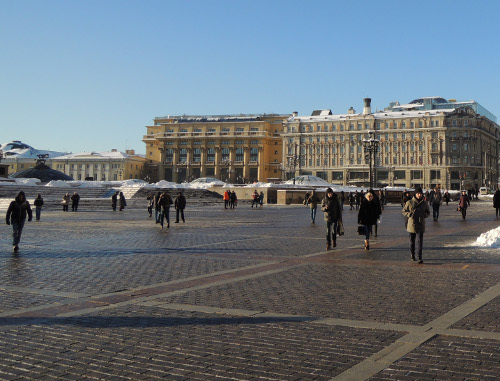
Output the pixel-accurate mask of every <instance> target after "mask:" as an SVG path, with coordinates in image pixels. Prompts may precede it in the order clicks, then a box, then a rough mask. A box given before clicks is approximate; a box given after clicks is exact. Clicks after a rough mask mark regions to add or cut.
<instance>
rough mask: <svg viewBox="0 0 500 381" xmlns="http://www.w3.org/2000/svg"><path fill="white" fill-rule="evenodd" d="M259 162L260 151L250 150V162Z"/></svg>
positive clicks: (256, 149)
mask: <svg viewBox="0 0 500 381" xmlns="http://www.w3.org/2000/svg"><path fill="white" fill-rule="evenodd" d="M258 160H259V149H258V148H250V161H258Z"/></svg>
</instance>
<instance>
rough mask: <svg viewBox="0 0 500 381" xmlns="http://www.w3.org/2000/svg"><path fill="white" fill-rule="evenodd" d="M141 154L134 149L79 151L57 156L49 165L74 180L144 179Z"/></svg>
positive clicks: (143, 159) (144, 160) (143, 160)
mask: <svg viewBox="0 0 500 381" xmlns="http://www.w3.org/2000/svg"><path fill="white" fill-rule="evenodd" d="M145 162H146V159H145V158H144V156H143V155H138V154H136V153H135V151H134V150H126V151H125V152H119V151H118V150H115V149H113V150H111V151H109V152H81V153H76V154H69V155H64V156H59V157H56V158H54V159H52V160H51V163H50V166H51V167H52V169H56V170H58V171H61V172H63V173H65V174H66V175H68V176H71V177H72V178H73V179H74V180H93V181H120V180H129V179H141V180H143V179H144V172H143V170H144V163H145Z"/></svg>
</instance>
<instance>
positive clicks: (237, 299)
mask: <svg viewBox="0 0 500 381" xmlns="http://www.w3.org/2000/svg"><path fill="white" fill-rule="evenodd" d="M1 212H2V213H4V212H5V211H1ZM356 222H357V212H356V211H350V210H349V208H348V207H345V208H344V225H345V229H346V235H345V236H343V237H340V238H338V240H337V247H336V248H335V249H333V250H330V251H325V243H326V242H325V223H324V222H323V218H322V213H321V212H318V216H317V220H316V223H315V224H312V223H311V221H310V217H309V209H308V208H306V207H304V206H267V205H266V206H265V207H264V208H262V209H260V208H259V209H252V208H250V206H249V205H243V204H242V205H240V206H239V207H238V208H236V209H235V210H229V209H228V210H225V209H224V207H223V205H222V204H221V205H220V206H213V205H205V206H204V205H188V208H187V209H186V223H182V222H181V223H174V219H172V221H171V224H170V228H169V229H160V226H159V225H157V224H155V223H154V221H152V219H151V218H149V217H148V215H147V212H146V211H145V210H143V209H134V208H131V209H126V210H125V211H124V212H118V211H117V212H113V211H111V210H97V208H93V209H92V208H90V207H89V208H88V209H82V210H80V211H79V212H77V213H72V212H68V213H63V212H62V211H59V210H54V209H49V210H44V211H43V212H42V220H41V221H40V222H35V221H33V222H30V223H27V224H26V226H25V229H24V232H23V237H22V240H21V245H20V246H21V249H20V252H19V253H17V254H14V253H13V252H12V246H11V238H10V235H11V227H10V226H7V225H5V224H4V225H2V226H1V227H0V232H1V237H2V239H1V241H0V245H1V246H0V247H1V251H0V360H1V361H0V380H30V379H33V380H45V379H47V380H49V379H52V380H53V379H71V380H81V379H105V380H129V379H131V380H156V379H160V378H165V379H179V380H211V379H215V378H222V379H234V380H251V379H259V380H261V379H266V380H267V379H268V380H313V379H318V380H328V379H338V380H365V379H373V380H423V379H437V380H465V379H466V380H497V379H500V376H499V374H500V249H492V248H477V247H474V246H473V245H472V243H473V242H474V241H475V239H476V238H477V237H478V236H479V235H480V234H481V233H483V232H486V231H488V230H491V229H493V228H496V227H498V225H499V222H500V220H496V219H495V212H494V209H493V208H492V206H491V202H486V201H484V202H483V201H475V202H473V203H472V206H471V208H470V209H469V211H468V215H467V219H466V220H465V221H463V220H462V218H461V215H460V214H459V213H458V212H457V211H456V205H454V204H453V205H452V204H450V205H449V206H445V205H443V206H442V207H441V214H440V219H439V222H433V221H432V217H431V218H428V219H427V223H426V227H427V231H426V233H425V235H424V254H423V257H424V262H425V263H424V264H423V265H419V264H416V263H414V262H411V261H410V255H409V252H408V243H407V242H408V237H407V233H406V232H405V229H404V224H403V217H402V216H401V208H400V206H399V205H389V206H387V207H386V209H385V210H384V214H383V217H382V223H381V224H380V225H379V230H378V237H377V238H373V239H371V242H370V250H369V251H366V250H364V249H363V248H364V245H363V240H364V238H363V237H362V236H358V235H357V234H356V228H357V223H356Z"/></svg>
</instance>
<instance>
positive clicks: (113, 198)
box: [111, 192, 119, 211]
mask: <svg viewBox="0 0 500 381" xmlns="http://www.w3.org/2000/svg"><path fill="white" fill-rule="evenodd" d="M118 195H119V193H118V192H115V193H114V194H113V196H111V208H112V209H113V211H116V205H117V204H118Z"/></svg>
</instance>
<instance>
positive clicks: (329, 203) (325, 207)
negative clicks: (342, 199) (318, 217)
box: [321, 188, 342, 250]
mask: <svg viewBox="0 0 500 381" xmlns="http://www.w3.org/2000/svg"><path fill="white" fill-rule="evenodd" d="M321 210H322V211H323V213H324V215H325V222H326V250H330V248H332V246H333V247H336V246H337V226H338V223H339V221H342V209H341V208H340V203H339V199H338V196H337V195H336V194H335V193H334V192H333V189H332V188H328V189H327V190H326V195H325V198H323V201H322V202H321Z"/></svg>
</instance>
